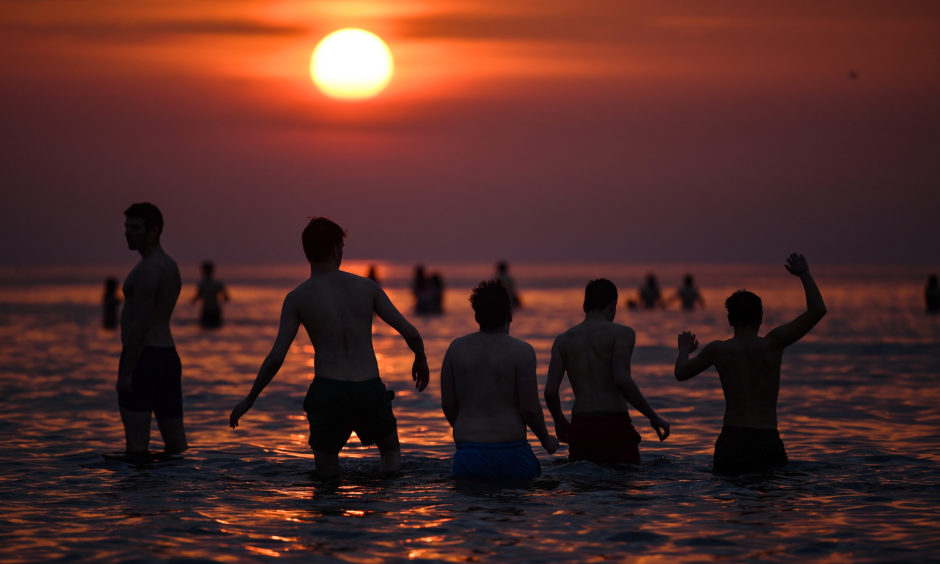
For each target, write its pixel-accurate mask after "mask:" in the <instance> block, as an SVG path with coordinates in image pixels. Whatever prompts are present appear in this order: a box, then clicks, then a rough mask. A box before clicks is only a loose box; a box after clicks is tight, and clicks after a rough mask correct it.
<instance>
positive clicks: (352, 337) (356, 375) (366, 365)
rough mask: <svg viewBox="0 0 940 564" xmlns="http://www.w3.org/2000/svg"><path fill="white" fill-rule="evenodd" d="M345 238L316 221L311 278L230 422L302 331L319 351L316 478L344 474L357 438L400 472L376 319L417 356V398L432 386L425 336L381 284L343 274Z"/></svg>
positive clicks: (314, 399) (309, 245) (312, 410)
mask: <svg viewBox="0 0 940 564" xmlns="http://www.w3.org/2000/svg"><path fill="white" fill-rule="evenodd" d="M345 236H346V232H345V231H344V230H343V229H342V228H341V227H340V226H339V225H337V224H335V223H333V222H332V221H330V220H329V219H326V218H325V217H317V218H314V219H312V220H310V223H309V224H308V225H307V227H306V229H304V232H303V237H302V240H303V247H304V254H306V256H307V260H308V261H309V262H310V278H308V279H307V281H305V282H304V283H302V284H301V285H299V286H297V288H295V289H294V290H293V291H292V292H290V293H289V294H287V297H286V298H284V305H283V307H282V309H281V322H280V327H279V328H278V332H277V338H276V339H275V340H274V346H273V347H272V348H271V352H270V353H268V356H267V358H265V359H264V362H263V363H262V364H261V369H260V370H259V371H258V376H257V378H255V382H254V384H253V385H252V387H251V391H250V392H249V393H248V396H247V397H245V399H243V400H242V401H240V402H239V403H238V405H236V406H235V408H234V409H233V410H232V414H231V417H230V419H229V423H230V424H231V426H232V428H233V429H234V428H235V427H237V426H238V420H239V418H241V417H242V416H243V415H244V414H245V413H246V412H247V411H248V410H249V409H251V407H252V405H254V403H255V400H256V399H257V398H258V395H259V394H260V393H261V391H262V390H263V389H264V388H265V386H267V385H268V383H270V382H271V380H272V379H273V378H274V376H275V375H276V374H277V372H278V370H279V369H280V368H281V364H283V362H284V358H285V356H286V355H287V351H288V349H289V348H290V345H291V343H292V342H293V340H294V337H295V336H296V335H297V330H298V328H299V327H300V325H301V324H303V326H304V328H305V329H306V330H307V335H309V337H310V342H311V343H312V344H313V348H314V366H315V367H316V368H315V369H314V370H315V376H314V379H313V382H311V383H310V388H309V390H308V391H307V396H306V398H304V411H306V412H307V420H308V421H309V423H310V441H309V444H310V448H312V449H313V455H314V461H315V464H316V467H317V471H318V472H319V473H320V474H321V475H322V476H332V475H335V474H336V473H337V472H338V471H339V451H340V450H342V448H343V447H344V446H345V445H346V442H347V441H348V440H349V437H350V435H351V434H352V432H353V431H355V432H356V435H358V437H359V440H360V441H361V442H362V444H364V445H369V444H373V443H374V444H376V445H378V447H379V453H380V455H381V458H382V465H381V468H382V470H383V471H394V470H398V469H399V468H400V467H401V446H400V444H399V442H398V427H397V425H396V422H395V416H394V415H393V414H392V403H391V394H390V392H388V390H386V388H385V384H383V383H382V380H381V379H380V378H379V367H378V363H377V362H376V359H375V352H374V351H373V349H372V317H373V313H375V314H376V315H378V316H379V318H380V319H381V320H382V321H384V322H386V323H388V324H389V325H390V326H391V327H392V328H393V329H395V330H396V331H398V333H399V334H400V335H401V336H402V337H404V338H405V342H406V343H408V347H409V348H410V349H411V350H412V351H414V354H415V360H414V364H413V365H412V368H411V377H412V379H413V380H414V381H415V387H416V388H417V389H418V391H421V390H424V388H425V387H427V385H428V378H429V375H428V362H427V359H426V358H425V356H424V341H422V339H421V335H420V334H419V333H418V330H417V329H415V328H414V326H412V325H411V324H410V323H408V321H407V320H406V319H405V317H404V316H403V315H402V314H401V313H400V312H399V311H398V310H397V309H396V308H395V306H394V305H393V304H392V302H391V300H389V299H388V296H387V295H386V294H385V292H384V291H382V289H381V288H380V287H379V285H378V284H376V283H375V282H373V281H372V280H369V279H368V278H363V277H361V276H356V275H354V274H350V273H348V272H343V271H341V270H340V269H339V266H340V264H341V263H342V260H343V238H344V237H345Z"/></svg>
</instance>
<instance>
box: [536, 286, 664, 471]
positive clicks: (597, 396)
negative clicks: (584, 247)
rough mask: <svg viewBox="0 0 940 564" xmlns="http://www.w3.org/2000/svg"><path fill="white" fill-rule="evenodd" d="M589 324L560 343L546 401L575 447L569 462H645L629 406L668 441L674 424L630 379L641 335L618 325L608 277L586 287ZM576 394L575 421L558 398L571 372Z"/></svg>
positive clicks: (560, 432) (560, 338)
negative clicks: (652, 405)
mask: <svg viewBox="0 0 940 564" xmlns="http://www.w3.org/2000/svg"><path fill="white" fill-rule="evenodd" d="M583 308H584V321H582V322H581V323H579V324H578V325H575V326H574V327H572V328H571V329H568V330H567V331H565V332H564V333H562V334H561V335H559V336H558V337H557V338H556V339H555V343H554V345H552V357H551V361H550V362H549V365H548V378H547V380H546V382H545V403H546V404H547V405H548V410H549V411H550V412H551V414H552V419H554V421H555V432H556V433H557V434H558V437H559V439H561V440H562V441H564V442H567V443H568V445H569V447H570V448H569V450H568V460H571V461H576V460H588V461H591V462H596V463H629V464H639V463H640V451H639V448H638V445H639V442H640V435H639V433H637V432H636V429H634V428H633V424H632V423H631V421H630V415H629V413H628V412H627V406H628V405H632V406H633V407H635V408H636V409H638V410H639V411H640V413H642V414H643V415H645V416H646V417H647V418H648V419H649V421H650V425H652V426H653V429H654V430H655V431H656V434H657V435H658V436H659V440H661V441H663V440H665V439H666V437H668V436H669V423H667V422H666V421H665V420H664V419H662V418H661V417H659V416H658V415H657V414H656V412H655V411H653V408H652V407H650V405H649V404H648V403H647V401H646V398H644V397H643V394H642V392H640V389H639V388H638V387H637V385H636V383H635V382H634V381H633V378H632V377H631V376H630V357H631V356H632V355H633V347H634V344H635V343H636V333H635V332H634V331H633V329H631V328H630V327H627V326H626V325H620V324H618V323H614V317H615V316H616V313H617V287H616V286H614V284H613V282H611V281H610V280H607V279H605V278H599V279H597V280H591V281H590V282H589V283H588V285H587V287H586V288H585V289H584V306H583ZM566 373H567V374H568V380H569V381H570V382H571V389H572V391H574V405H573V406H572V408H571V421H570V422H569V421H568V419H567V418H566V417H565V414H564V412H562V409H561V401H560V398H559V395H558V390H559V387H560V386H561V381H562V379H563V378H564V376H565V374H566Z"/></svg>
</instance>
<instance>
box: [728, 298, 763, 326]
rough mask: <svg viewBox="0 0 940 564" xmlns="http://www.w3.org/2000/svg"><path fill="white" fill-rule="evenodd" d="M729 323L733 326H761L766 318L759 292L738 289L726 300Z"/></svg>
mask: <svg viewBox="0 0 940 564" xmlns="http://www.w3.org/2000/svg"><path fill="white" fill-rule="evenodd" d="M725 308H726V309H727V310H728V323H730V324H731V326H732V327H747V326H754V327H759V326H760V324H761V321H763V318H764V306H763V305H762V304H761V301H760V298H759V297H758V296H757V294H754V293H752V292H748V291H747V290H738V291H737V292H735V293H733V294H731V296H730V297H729V298H728V299H727V300H725Z"/></svg>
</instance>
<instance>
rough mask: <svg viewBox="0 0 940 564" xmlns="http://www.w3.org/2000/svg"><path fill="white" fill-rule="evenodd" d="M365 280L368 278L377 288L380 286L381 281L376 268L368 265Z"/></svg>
mask: <svg viewBox="0 0 940 564" xmlns="http://www.w3.org/2000/svg"><path fill="white" fill-rule="evenodd" d="M366 278H368V279H369V280H371V281H373V282H375V283H376V284H378V285H379V286H381V285H382V281H381V280H379V271H378V269H376V267H375V265H374V264H370V265H369V273H368V274H366Z"/></svg>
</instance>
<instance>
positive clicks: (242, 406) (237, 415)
mask: <svg viewBox="0 0 940 564" xmlns="http://www.w3.org/2000/svg"><path fill="white" fill-rule="evenodd" d="M254 403H255V402H253V401H249V399H248V398H245V399H243V400H242V401H240V402H238V404H237V405H236V406H235V408H234V409H232V414H231V415H229V417H228V424H229V425H230V426H231V427H232V429H234V428H235V427H238V420H239V419H241V416H242V415H244V414H245V413H247V412H248V410H249V409H251V406H252V405H254Z"/></svg>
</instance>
